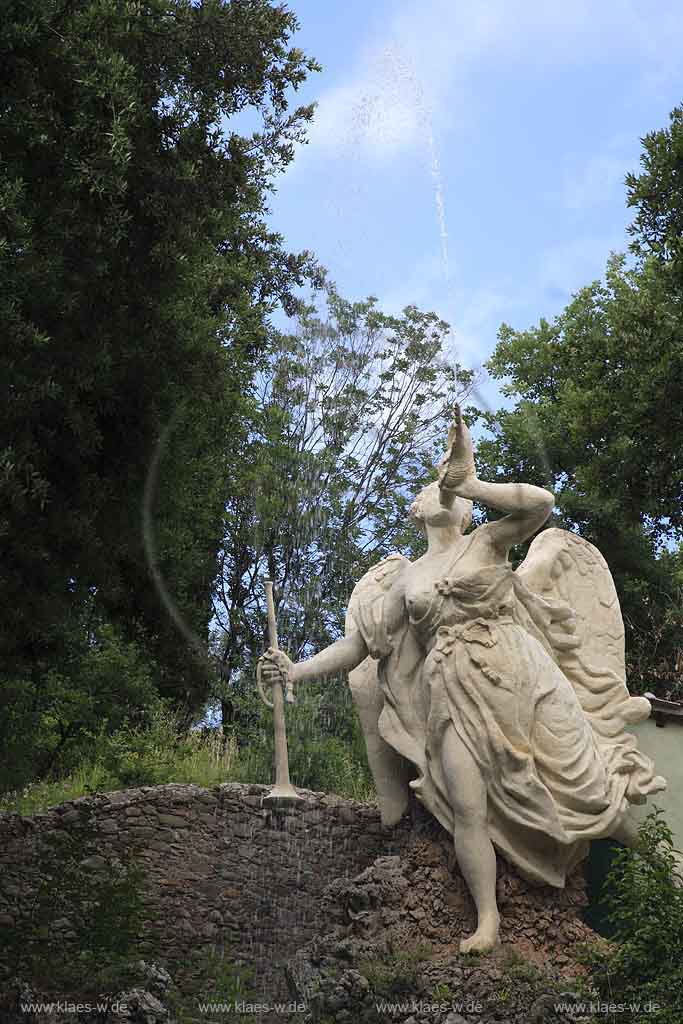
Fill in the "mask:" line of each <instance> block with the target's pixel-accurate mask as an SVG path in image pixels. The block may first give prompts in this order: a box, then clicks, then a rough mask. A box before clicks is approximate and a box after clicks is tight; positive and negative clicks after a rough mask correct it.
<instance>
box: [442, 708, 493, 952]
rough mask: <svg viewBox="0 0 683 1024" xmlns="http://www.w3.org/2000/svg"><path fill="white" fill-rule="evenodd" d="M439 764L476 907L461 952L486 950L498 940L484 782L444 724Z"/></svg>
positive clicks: (457, 847) (460, 857)
mask: <svg viewBox="0 0 683 1024" xmlns="http://www.w3.org/2000/svg"><path fill="white" fill-rule="evenodd" d="M441 764H442V768H443V774H444V778H445V781H446V787H447V789H448V796H449V800H450V804H451V807H452V808H453V837H454V840H455V854H456V856H457V858H458V864H459V866H460V870H461V871H462V873H463V875H464V877H465V881H466V882H467V884H468V886H469V889H470V892H471V893H472V898H473V899H474V903H475V906H476V908H477V930H476V931H475V932H474V934H473V935H470V936H469V938H467V939H463V941H462V942H461V943H460V951H461V952H462V953H467V952H472V951H479V952H486V951H487V950H489V949H493V947H494V946H495V945H497V943H498V930H499V926H500V916H499V914H498V906H497V904H496V854H495V851H494V849H493V844H492V843H491V840H490V838H489V833H488V829H487V826H486V785H485V784H484V780H483V778H482V775H481V772H480V771H479V768H478V766H477V764H476V762H475V760H474V758H473V757H472V755H471V754H470V752H469V750H468V749H467V747H466V746H465V745H464V743H463V742H462V740H461V739H460V738H459V736H458V734H457V733H456V731H455V729H454V728H453V726H452V725H450V724H449V726H448V727H447V729H446V731H445V733H444V738H443V747H442V753H441Z"/></svg>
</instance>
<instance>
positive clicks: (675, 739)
mask: <svg viewBox="0 0 683 1024" xmlns="http://www.w3.org/2000/svg"><path fill="white" fill-rule="evenodd" d="M680 722H681V720H680V719H679V720H674V721H671V720H669V721H668V722H667V724H666V725H665V726H664V727H663V728H659V727H658V726H657V725H656V724H655V722H654V719H652V718H648V719H647V720H646V721H645V722H640V723H639V724H638V725H635V726H630V727H629V732H634V733H635V734H636V736H637V737H638V746H639V747H640V749H641V750H642V751H643V752H644V753H646V754H647V755H648V756H649V757H651V758H652V760H653V761H654V763H655V765H656V767H657V774H658V775H663V776H664V778H665V779H666V780H667V782H668V787H667V789H666V790H664V792H663V793H657V794H656V795H655V796H654V797H653V799H652V800H651V801H650V800H648V802H647V803H646V804H644V805H643V806H642V807H637V806H634V805H631V813H632V814H633V816H634V817H635V818H636V820H637V821H639V822H640V821H642V819H643V818H644V817H645V816H646V815H647V814H648V813H649V812H650V810H651V809H652V806H653V805H654V806H656V807H661V808H663V810H664V812H665V816H666V821H667V823H668V825H669V827H670V828H671V830H672V832H673V834H674V840H675V843H676V846H677V847H678V849H683V724H680Z"/></svg>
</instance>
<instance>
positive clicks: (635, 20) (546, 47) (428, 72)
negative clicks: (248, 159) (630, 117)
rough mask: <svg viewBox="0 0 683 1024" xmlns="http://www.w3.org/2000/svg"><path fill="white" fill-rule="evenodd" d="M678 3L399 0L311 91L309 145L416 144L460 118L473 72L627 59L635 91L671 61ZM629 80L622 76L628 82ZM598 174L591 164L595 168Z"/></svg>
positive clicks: (680, 31) (359, 150) (359, 152)
mask: <svg viewBox="0 0 683 1024" xmlns="http://www.w3.org/2000/svg"><path fill="white" fill-rule="evenodd" d="M682 47H683V18H681V16H680V7H679V3H678V0H661V2H660V3H659V4H658V5H657V6H656V8H653V6H652V5H651V4H650V3H646V2H644V0H602V3H600V4H596V3H595V2H594V0H572V2H571V3H567V2H566V0H460V2H458V0H455V2H454V0H422V2H421V3H419V4H415V3H414V2H412V0H411V2H410V3H408V2H404V3H400V4H398V5H396V8H395V14H394V16H393V18H392V19H391V20H390V21H389V23H388V24H387V26H386V30H385V32H384V34H383V35H382V37H381V38H376V39H374V40H372V41H370V42H369V45H368V47H367V49H366V51H365V52H364V54H362V55H361V56H360V59H358V61H357V63H356V64H355V66H354V67H353V68H352V69H351V72H350V75H349V78H348V80H347V81H345V82H343V83H341V84H339V85H338V86H335V87H332V88H329V89H328V90H327V91H325V92H323V94H322V95H321V96H320V97H319V106H318V110H317V113H316V118H315V122H314V124H313V126H312V128H311V131H310V147H309V152H312V153H315V152H318V153H326V152H330V151H335V152H337V153H338V152H340V151H349V150H350V151H351V152H352V153H353V155H354V156H355V157H362V158H365V159H372V160H391V159H394V158H395V157H396V156H397V155H398V154H399V153H405V152H407V151H410V150H424V148H425V146H426V145H427V144H428V138H429V135H430V132H431V126H432V121H433V120H435V121H436V122H437V123H439V124H441V123H442V122H444V118H447V120H446V121H445V123H448V124H454V123H460V122H463V121H464V120H465V119H466V118H467V112H468V108H469V107H470V106H471V105H472V100H474V102H475V105H476V94H474V93H473V92H472V90H471V88H470V87H468V84H467V81H466V80H467V78H468V76H469V75H470V74H471V73H472V72H473V71H474V72H480V73H481V72H486V71H487V70H492V69H495V70H496V71H499V70H505V68H506V67H508V68H509V67H510V66H517V65H518V64H519V63H520V62H521V63H523V64H524V66H525V67H526V68H532V69H533V68H540V69H542V68H545V67H548V66H553V67H558V66H567V65H569V66H577V65H581V64H585V63H596V64H606V65H609V64H614V63H616V62H624V61H629V60H630V59H631V58H637V61H635V60H634V66H635V64H636V63H637V66H638V69H639V70H638V75H639V76H640V79H642V85H643V88H647V81H648V76H651V75H652V74H653V73H656V74H658V75H659V74H661V69H662V67H666V66H667V65H671V66H673V67H678V65H679V56H678V55H679V53H680V51H681V48H682ZM634 84H635V83H634V81H633V80H629V81H628V82H625V83H624V85H625V87H626V88H628V89H631V88H632V87H633V86H634ZM596 173H599V168H598V169H597V170H596Z"/></svg>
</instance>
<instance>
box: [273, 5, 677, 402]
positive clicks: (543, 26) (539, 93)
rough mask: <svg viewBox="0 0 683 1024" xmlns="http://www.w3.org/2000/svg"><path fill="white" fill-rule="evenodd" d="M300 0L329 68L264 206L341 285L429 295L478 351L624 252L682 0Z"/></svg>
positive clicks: (673, 80)
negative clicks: (628, 185) (629, 178)
mask: <svg viewBox="0 0 683 1024" xmlns="http://www.w3.org/2000/svg"><path fill="white" fill-rule="evenodd" d="M288 6H289V7H290V9H292V10H293V11H294V12H295V13H296V15H297V17H298V19H299V21H300V23H301V28H300V30H299V32H298V33H297V34H296V36H295V37H294V39H293V42H294V44H295V45H297V46H300V47H301V48H302V49H303V50H304V51H305V52H306V53H308V54H309V55H311V56H314V57H315V58H316V59H317V60H318V61H319V62H320V63H321V64H322V65H323V71H322V73H321V74H318V75H314V76H312V77H311V78H310V79H309V81H308V82H307V83H306V84H305V86H304V87H303V88H302V89H301V90H300V93H299V95H300V97H301V101H302V102H311V101H314V100H315V101H317V103H318V109H317V112H316V119H315V123H314V125H313V126H312V128H311V130H310V133H309V138H310V141H309V143H308V144H307V145H306V146H303V147H300V148H299V149H298V151H297V155H296V158H295V160H294V162H293V164H292V165H291V166H290V168H288V170H287V171H286V172H285V174H284V175H282V176H281V177H280V178H279V179H278V191H277V193H276V194H275V195H274V196H273V197H272V200H271V204H270V205H271V211H272V214H271V222H272V225H273V227H274V228H276V229H277V230H278V231H280V232H281V233H282V234H283V235H284V236H285V239H286V240H287V243H288V245H289V246H290V247H291V248H293V249H303V248H307V249H311V250H313V251H314V252H315V254H316V255H317V257H318V258H319V260H320V261H321V262H322V263H323V265H325V266H326V267H327V268H328V270H329V272H330V275H331V277H332V278H333V280H335V281H336V283H337V285H338V287H339V289H340V291H341V293H342V295H344V296H345V297H346V298H350V299H361V298H364V297H365V296H367V295H369V294H374V295H377V296H378V298H379V300H380V306H381V307H382V308H383V309H385V310H386V311H387V312H398V311H399V310H400V309H402V308H403V307H404V306H405V305H408V304H415V305H418V306H419V307H420V308H423V309H430V310H432V309H433V310H435V311H436V312H438V313H439V314H440V315H441V316H442V317H443V318H444V319H446V320H447V321H448V322H449V323H451V324H452V326H453V328H454V335H453V338H452V345H453V352H452V354H453V356H454V357H455V358H458V359H459V361H460V362H462V363H464V364H465V365H468V366H476V365H478V364H480V363H481V362H482V361H483V360H485V359H486V358H487V357H488V356H489V355H490V353H491V352H492V350H493V348H494V346H495V342H496V332H497V330H498V327H499V325H500V323H501V322H502V321H505V322H507V323H510V324H512V326H514V327H516V328H520V329H521V328H525V327H528V326H531V325H532V324H534V323H537V322H538V320H539V318H540V317H541V316H545V317H552V316H554V315H555V314H557V313H559V312H560V311H561V310H562V308H563V307H564V305H565V304H566V303H567V301H568V300H569V298H570V296H571V293H572V292H573V291H576V290H577V289H578V288H580V287H581V286H582V285H584V284H588V283H589V282H590V281H592V280H594V279H595V278H596V277H600V276H601V275H602V273H603V270H604V267H605V262H606V259H607V257H608V254H609V252H610V251H611V250H620V251H623V250H625V249H626V247H627V245H628V236H627V233H626V226H627V224H628V223H629V221H630V220H631V217H632V212H631V211H629V210H628V209H627V208H626V192H625V188H624V184H623V178H624V175H625V174H626V172H627V171H629V170H637V168H638V163H639V156H640V152H641V145H640V137H641V136H642V135H644V134H645V133H647V132H649V131H652V130H654V129H657V128H661V127H664V126H665V125H666V124H667V122H668V114H669V111H670V110H671V109H672V108H673V107H674V106H676V105H678V104H680V103H681V102H683V60H682V59H681V55H682V54H683V6H681V4H680V0H650V2H649V3H643V2H630V0H599V2H596V0H592V2H588V0H566V2H556V0H545V2H542V0H421V2H420V3H415V0H412V2H404V0H393V2H391V0H374V2H373V0H365V2H359V0H345V2H340V0H337V2H334V3H333V2H331V0H328V2H321V0H290V2H289V4H288ZM481 395H482V398H483V399H485V402H486V403H487V404H492V405H494V406H496V405H497V404H498V394H497V387H496V386H495V384H493V383H490V384H489V385H487V386H485V387H484V388H483V389H482V391H481Z"/></svg>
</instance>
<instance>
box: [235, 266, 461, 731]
mask: <svg viewBox="0 0 683 1024" xmlns="http://www.w3.org/2000/svg"><path fill="white" fill-rule="evenodd" d="M325 305H326V308H325V309H324V310H322V311H318V310H317V309H316V308H315V307H314V306H311V307H309V308H308V309H306V310H304V311H302V313H301V314H300V316H299V319H298V323H297V330H296V333H294V334H282V335H281V336H280V337H279V339H278V341H277V346H276V347H275V348H274V350H273V352H272V354H271V356H270V358H269V360H268V364H267V366H266V367H265V368H264V371H263V373H262V374H260V376H259V379H258V381H257V386H258V395H257V400H258V413H257V416H256V418H255V421H254V429H253V432H252V433H251V434H250V437H249V439H248V441H247V442H245V447H244V451H243V461H244V464H245V465H246V466H249V467H250V468H249V471H248V472H247V473H245V475H244V477H243V478H242V481H241V489H240V490H239V491H238V492H235V493H234V494H233V497H232V499H231V501H230V502H229V504H228V515H227V520H226V530H225V537H224V546H223V551H222V555H221V573H220V576H219V581H218V588H217V593H216V617H217V630H216V647H217V651H218V655H219V657H220V659H221V661H222V664H223V680H224V683H223V711H224V715H225V718H226V720H227V721H229V719H230V717H231V716H232V714H233V713H234V712H235V703H234V702H235V699H236V693H238V692H239V689H240V684H239V680H240V678H243V679H244V680H245V682H244V686H245V687H246V688H247V690H253V682H252V681H251V680H252V679H253V661H254V659H255V658H256V657H258V656H259V655H260V654H261V653H262V651H263V646H264V635H263V623H264V621H265V608H264V604H263V596H262V589H263V587H262V580H263V577H264V576H266V575H268V576H270V577H271V578H272V579H273V580H274V581H275V583H276V597H277V606H278V627H279V632H280V643H281V645H282V646H283V647H286V649H287V650H288V651H289V653H290V656H291V657H292V658H294V659H295V660H297V659H300V658H302V657H304V658H305V657H309V656H310V655H311V654H313V653H315V652H316V651H318V650H320V649H321V648H322V647H324V646H326V645H327V644H328V643H330V642H332V641H333V640H336V639H337V638H338V637H339V636H340V635H341V633H342V632H343V620H344V612H345V608H346V605H347V603H348V598H349V596H350V594H351V591H352V589H353V586H354V583H355V582H357V580H358V579H359V578H360V577H361V576H362V575H363V573H364V572H366V571H367V569H368V568H369V567H370V565H372V564H373V563H375V562H377V561H378V560H379V559H381V558H383V557H384V556H385V555H386V554H388V553H390V552H392V551H396V550H401V551H404V552H405V553H407V554H409V555H410V554H411V553H413V552H414V551H416V550H418V548H419V538H418V537H417V535H416V533H415V531H414V529H413V528H412V526H411V525H410V524H408V522H407V509H408V505H409V504H410V502H411V501H412V499H413V497H414V495H415V493H416V491H417V490H419V489H420V487H421V486H423V485H424V484H425V483H426V482H428V480H429V479H430V478H431V474H432V469H433V465H434V462H435V461H436V459H437V458H438V456H439V455H441V454H442V452H443V448H444V446H445V440H446V436H447V432H448V426H449V424H450V421H451V417H452V408H453V403H454V402H455V401H456V400H457V399H460V400H462V399H463V397H464V396H465V395H466V394H467V393H468V391H469V389H470V387H471V385H472V374H471V373H470V372H469V371H465V370H463V369H462V368H461V367H460V366H458V365H456V364H453V363H451V362H449V361H448V359H447V358H446V357H445V353H444V351H443V346H444V341H445V338H446V335H447V332H448V325H447V324H445V323H443V321H440V320H439V319H438V317H436V315H435V314H432V313H423V312H420V311H419V310H418V309H416V308H415V307H413V306H409V307H407V308H406V309H405V310H404V311H403V313H402V314H401V315H400V316H389V315H387V314H384V313H382V312H381V311H380V310H379V309H378V308H377V302H376V300H375V299H374V298H369V299H368V300H366V301H365V302H356V303H352V302H348V301H346V300H344V299H342V298H341V297H340V296H339V295H338V294H337V292H336V291H335V290H334V288H333V287H331V286H328V287H327V289H326V292H325ZM416 545H417V546H418V547H416ZM420 552H421V549H420Z"/></svg>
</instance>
